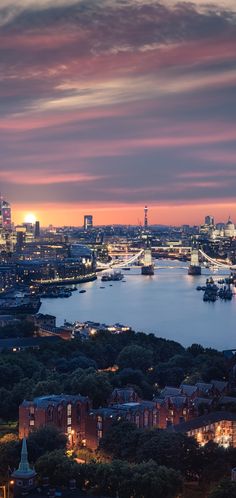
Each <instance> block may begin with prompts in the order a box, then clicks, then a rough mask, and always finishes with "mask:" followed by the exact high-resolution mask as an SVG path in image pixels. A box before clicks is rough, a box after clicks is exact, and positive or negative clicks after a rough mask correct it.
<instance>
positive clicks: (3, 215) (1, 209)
mask: <svg viewBox="0 0 236 498" xmlns="http://www.w3.org/2000/svg"><path fill="white" fill-rule="evenodd" d="M0 228H6V229H9V228H11V205H10V204H9V202H7V201H5V200H4V199H3V198H2V197H0Z"/></svg>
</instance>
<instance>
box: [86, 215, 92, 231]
mask: <svg viewBox="0 0 236 498" xmlns="http://www.w3.org/2000/svg"><path fill="white" fill-rule="evenodd" d="M91 228H93V217H92V215H91V214H86V215H85V216H84V230H91Z"/></svg>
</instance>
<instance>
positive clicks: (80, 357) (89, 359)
mask: <svg viewBox="0 0 236 498" xmlns="http://www.w3.org/2000/svg"><path fill="white" fill-rule="evenodd" d="M114 365H115V368H114ZM231 370H232V364H231V362H230V361H229V360H226V358H225V357H224V356H223V354H222V353H220V352H218V351H216V350H214V349H210V348H206V349H205V348H203V347H202V346H200V345H192V346H191V347H189V348H187V349H185V348H184V347H183V346H181V345H180V344H178V343H177V342H174V341H170V340H166V339H161V338H157V337H155V336H154V335H153V334H149V335H147V334H144V333H135V332H133V331H130V332H126V333H124V334H111V333H109V332H100V333H98V334H96V335H95V336H93V337H91V338H89V339H88V340H86V341H81V340H79V339H77V340H73V341H60V342H59V343H57V344H54V345H52V344H51V345H49V344H48V345H44V346H43V347H42V348H40V349H39V350H27V351H22V352H19V353H10V352H7V351H5V352H4V351H3V352H2V353H1V355H0V418H1V419H2V420H6V421H8V420H17V418H18V407H19V404H20V403H21V402H22V401H23V400H24V399H32V398H34V397H36V396H41V395H47V394H61V393H64V394H78V393H80V394H82V395H87V396H89V397H90V398H91V400H92V402H93V406H94V407H99V406H105V405H106V404H107V399H108V398H109V396H110V394H111V392H112V390H113V389H114V388H115V387H124V386H127V385H129V386H133V387H134V388H135V389H136V391H137V393H138V394H139V395H140V397H141V398H143V399H152V398H153V396H154V395H157V394H158V392H159V391H160V390H161V389H162V388H163V387H164V386H165V385H171V386H178V385H179V384H180V383H181V382H183V381H184V382H187V383H190V384H191V383H192V384H193V383H195V382H197V381H201V380H202V381H205V382H209V381H210V380H211V379H213V378H214V379H219V380H221V379H224V380H225V379H228V378H229V373H230V371H231Z"/></svg>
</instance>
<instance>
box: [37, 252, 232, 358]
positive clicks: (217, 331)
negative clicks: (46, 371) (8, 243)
mask: <svg viewBox="0 0 236 498" xmlns="http://www.w3.org/2000/svg"><path fill="white" fill-rule="evenodd" d="M156 265H157V266H158V268H157V269H156V270H155V275H154V276H153V277H148V276H142V275H141V274H140V273H141V270H140V268H139V269H138V268H137V269H136V268H131V270H130V271H124V272H123V273H124V277H125V278H124V280H125V281H124V282H122V281H118V282H112V286H110V284H111V283H110V282H101V276H100V275H99V277H98V279H97V280H96V281H94V282H89V283H86V284H81V285H79V286H78V288H79V290H80V289H84V290H86V293H83V294H80V293H79V292H78V291H75V292H73V293H72V296H71V297H69V298H63V299H59V298H58V299H43V300H42V306H41V308H40V312H41V313H49V314H51V315H55V316H56V317H57V325H61V324H63V323H64V320H65V319H66V320H67V321H69V322H74V321H76V320H79V321H86V320H92V321H96V322H101V323H107V324H114V323H117V322H119V323H122V324H125V325H130V326H132V327H133V329H134V330H136V331H143V332H146V333H149V332H152V333H154V334H155V335H156V336H158V337H164V338H166V339H173V340H175V341H178V342H180V343H181V344H183V345H184V346H189V345H191V344H192V343H200V344H202V345H203V346H207V347H214V348H217V349H219V350H223V349H230V348H236V295H235V296H233V299H232V301H221V300H220V299H218V300H217V301H216V302H215V303H208V302H203V299H202V298H203V293H202V292H201V291H197V290H196V286H197V285H204V284H205V281H206V277H207V276H209V274H210V273H209V270H205V269H204V270H203V274H202V275H201V276H199V277H196V276H195V277H192V276H189V275H188V274H187V264H186V263H183V262H179V261H170V260H168V261H166V260H162V261H160V260H158V261H156ZM221 275H222V272H217V273H215V274H214V275H213V278H214V279H215V280H218V279H219V278H220V277H221ZM101 287H104V288H101ZM234 291H236V289H234Z"/></svg>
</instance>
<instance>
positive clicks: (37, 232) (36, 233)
mask: <svg viewBox="0 0 236 498" xmlns="http://www.w3.org/2000/svg"><path fill="white" fill-rule="evenodd" d="M34 236H35V238H36V239H38V238H39V237H40V222H39V221H36V222H35V226H34Z"/></svg>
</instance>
